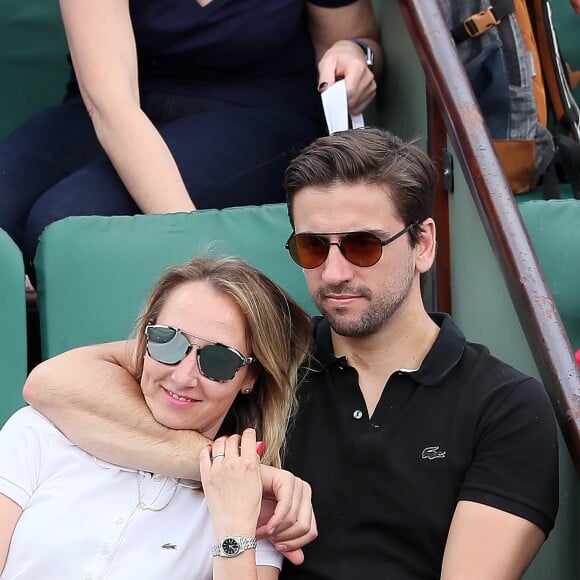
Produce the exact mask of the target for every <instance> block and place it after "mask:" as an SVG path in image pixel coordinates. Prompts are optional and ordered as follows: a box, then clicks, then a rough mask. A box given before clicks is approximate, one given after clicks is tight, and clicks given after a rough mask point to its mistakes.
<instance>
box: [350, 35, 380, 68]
mask: <svg viewBox="0 0 580 580" xmlns="http://www.w3.org/2000/svg"><path fill="white" fill-rule="evenodd" d="M351 40H352V42H354V43H355V44H358V45H359V46H360V47H361V49H362V51H363V52H364V53H365V62H366V63H367V66H368V67H369V69H370V70H371V71H372V70H373V68H374V66H375V53H374V51H373V49H372V48H371V47H370V46H369V45H368V44H367V43H366V42H365V41H364V40H361V39H360V38H351Z"/></svg>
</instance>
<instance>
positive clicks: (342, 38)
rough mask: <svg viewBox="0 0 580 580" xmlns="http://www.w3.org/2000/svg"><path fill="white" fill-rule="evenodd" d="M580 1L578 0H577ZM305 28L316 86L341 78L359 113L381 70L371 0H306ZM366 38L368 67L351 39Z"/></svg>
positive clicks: (354, 111) (353, 112) (352, 107)
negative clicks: (344, 0) (330, 2)
mask: <svg viewBox="0 0 580 580" xmlns="http://www.w3.org/2000/svg"><path fill="white" fill-rule="evenodd" d="M579 1H580V0H579ZM306 7H307V8H306V10H307V15H308V29H309V31H310V37H311V39H312V44H313V46H314V52H315V53H316V60H317V62H318V90H319V91H320V92H323V91H324V90H325V88H326V87H330V86H331V85H333V84H334V83H335V82H336V81H338V80H341V79H344V80H345V82H346V94H347V100H348V109H349V112H350V114H351V115H356V114H358V113H362V111H363V110H364V109H365V107H366V106H367V105H368V104H369V103H370V102H371V101H372V100H373V98H374V96H375V94H376V91H377V83H376V81H377V80H380V77H381V73H382V70H383V53H382V48H381V45H380V42H379V29H378V26H377V22H376V19H375V15H374V12H373V6H372V3H371V0H356V1H355V2H353V3H352V4H348V5H346V6H341V7H339V8H326V7H323V6H316V5H315V4H311V3H309V2H307V3H306ZM353 38H357V39H359V40H363V41H364V42H366V43H367V44H368V45H369V46H370V47H371V48H372V50H373V52H374V54H375V63H374V66H373V70H372V71H371V70H369V68H368V66H367V63H366V57H365V53H364V51H363V50H362V49H361V47H360V46H359V45H357V44H356V43H354V42H353V41H352V40H351V39H353Z"/></svg>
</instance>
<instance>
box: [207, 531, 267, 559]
mask: <svg viewBox="0 0 580 580" xmlns="http://www.w3.org/2000/svg"><path fill="white" fill-rule="evenodd" d="M257 544H258V542H257V540H256V538H243V537H241V536H226V537H225V538H223V539H222V540H220V541H219V542H217V544H214V545H213V546H212V547H211V549H210V554H211V555H212V556H223V557H224V558H233V557H235V556H237V555H239V554H241V553H242V552H245V551H246V550H251V549H252V548H255V547H256V545H257Z"/></svg>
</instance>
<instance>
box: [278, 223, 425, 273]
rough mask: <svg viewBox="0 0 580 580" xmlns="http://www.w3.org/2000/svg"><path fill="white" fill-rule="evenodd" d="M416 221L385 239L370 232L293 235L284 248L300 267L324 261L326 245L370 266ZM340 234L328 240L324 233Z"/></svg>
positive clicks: (326, 250)
mask: <svg viewBox="0 0 580 580" xmlns="http://www.w3.org/2000/svg"><path fill="white" fill-rule="evenodd" d="M418 223H419V222H414V223H412V224H410V225H408V226H407V227H406V228H403V229H402V230H401V231H400V232H398V233H396V234H395V235H394V236H391V237H390V238H388V239H386V240H381V238H379V237H378V236H376V235H375V234H372V233H370V232H347V233H344V234H342V233H334V234H324V235H323V234H296V233H292V235H291V236H290V237H289V238H288V241H287V242H286V249H287V250H288V251H289V252H290V256H291V257H292V259H293V260H294V261H295V262H296V263H297V264H298V265H299V266H301V267H302V268H306V269H307V270H311V269H312V268H318V266H321V265H322V264H324V261H325V260H326V258H328V252H329V251H330V246H337V247H338V249H339V250H340V253H341V254H342V255H343V256H344V257H345V258H346V259H347V260H348V261H349V262H350V263H351V264H354V265H355V266H362V267H364V268H368V267H369V266H374V265H375V264H376V263H377V262H378V261H379V260H380V259H381V255H382V253H383V247H384V246H386V245H387V244H390V243H391V242H394V241H395V240H396V239H397V238H400V237H401V236H402V235H404V234H406V233H407V232H408V231H409V230H410V229H411V228H413V227H414V226H416V225H417V224H418ZM335 235H340V236H342V237H341V239H340V241H338V242H330V241H329V240H328V236H335Z"/></svg>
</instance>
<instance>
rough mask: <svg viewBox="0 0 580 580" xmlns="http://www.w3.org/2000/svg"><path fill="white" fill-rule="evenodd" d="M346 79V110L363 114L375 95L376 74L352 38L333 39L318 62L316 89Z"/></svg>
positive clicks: (320, 89) (321, 90) (322, 89)
mask: <svg viewBox="0 0 580 580" xmlns="http://www.w3.org/2000/svg"><path fill="white" fill-rule="evenodd" d="M340 79H344V80H345V82H346V98H347V102H348V109H349V112H350V113H351V114H353V115H356V114H357V113H362V112H363V111H364V110H365V108H366V107H367V106H368V105H369V104H370V102H371V101H372V100H373V99H374V98H375V95H376V94H377V83H376V81H375V75H374V74H373V72H372V71H371V70H370V69H369V67H368V66H367V63H366V59H365V54H364V52H363V51H362V50H361V48H360V46H358V44H356V43H354V42H352V40H339V41H338V42H335V43H334V44H333V45H332V46H331V47H330V48H329V49H328V50H327V51H326V52H325V53H324V55H323V56H322V58H321V59H320V62H319V63H318V80H319V85H318V90H319V91H320V92H324V89H325V88H326V87H329V86H330V85H332V84H334V83H335V82H336V81H337V80H340Z"/></svg>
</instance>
